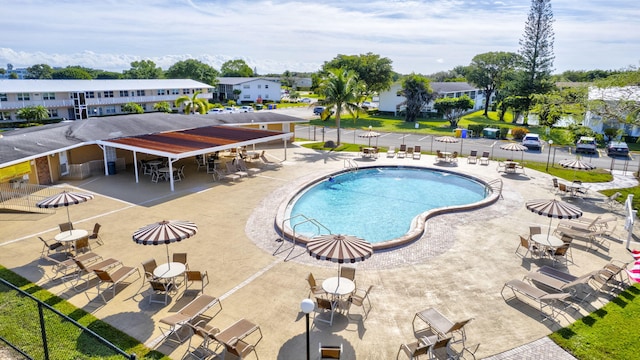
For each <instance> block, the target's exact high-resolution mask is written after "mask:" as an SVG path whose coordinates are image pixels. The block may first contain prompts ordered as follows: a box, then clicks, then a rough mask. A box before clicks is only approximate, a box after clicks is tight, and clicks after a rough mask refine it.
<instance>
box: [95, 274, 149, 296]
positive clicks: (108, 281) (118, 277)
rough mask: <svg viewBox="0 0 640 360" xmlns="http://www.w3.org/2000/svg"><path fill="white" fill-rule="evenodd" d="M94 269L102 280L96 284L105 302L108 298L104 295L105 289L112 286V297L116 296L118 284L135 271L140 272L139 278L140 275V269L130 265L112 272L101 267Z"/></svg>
mask: <svg viewBox="0 0 640 360" xmlns="http://www.w3.org/2000/svg"><path fill="white" fill-rule="evenodd" d="M93 271H94V272H95V273H96V275H97V276H98V279H100V282H99V283H98V285H96V290H98V295H99V296H100V297H102V300H104V302H105V303H106V302H107V299H105V297H104V292H105V291H107V290H109V289H110V288H111V289H112V290H113V296H112V297H115V296H116V287H117V286H118V284H121V283H123V282H124V280H126V279H127V278H128V277H129V276H131V275H133V273H138V278H139V277H140V270H138V269H137V268H134V267H130V266H121V267H119V268H117V269H116V270H115V271H113V272H111V273H109V272H107V271H106V270H100V269H94V270H93ZM102 285H106V287H105V288H104V289H103V288H102Z"/></svg>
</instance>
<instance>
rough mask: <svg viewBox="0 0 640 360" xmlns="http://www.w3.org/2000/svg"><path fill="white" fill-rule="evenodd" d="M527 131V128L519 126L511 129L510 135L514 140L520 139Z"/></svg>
mask: <svg viewBox="0 0 640 360" xmlns="http://www.w3.org/2000/svg"><path fill="white" fill-rule="evenodd" d="M528 133H529V130H527V129H525V128H521V127H517V128H513V129H511V136H513V138H514V139H515V140H522V139H523V138H524V136H525V135H527V134H528Z"/></svg>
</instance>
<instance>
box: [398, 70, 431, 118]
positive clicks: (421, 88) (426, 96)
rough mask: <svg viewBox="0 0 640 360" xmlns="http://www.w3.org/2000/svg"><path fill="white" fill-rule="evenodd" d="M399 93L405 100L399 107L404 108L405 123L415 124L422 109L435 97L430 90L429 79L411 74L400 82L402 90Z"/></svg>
mask: <svg viewBox="0 0 640 360" xmlns="http://www.w3.org/2000/svg"><path fill="white" fill-rule="evenodd" d="M399 93H400V95H402V96H404V97H405V99H406V100H405V101H403V102H402V103H401V104H400V105H404V106H405V107H406V115H405V121H407V122H415V121H416V119H417V118H418V116H419V115H420V112H421V111H422V108H423V107H424V106H425V105H426V104H428V103H429V102H430V101H432V100H433V99H435V98H436V96H437V93H435V92H434V91H433V89H432V88H431V84H430V81H429V79H427V78H426V77H424V76H422V75H417V74H415V73H411V74H410V75H408V76H407V77H405V78H404V79H403V80H402V89H401V90H400V91H399Z"/></svg>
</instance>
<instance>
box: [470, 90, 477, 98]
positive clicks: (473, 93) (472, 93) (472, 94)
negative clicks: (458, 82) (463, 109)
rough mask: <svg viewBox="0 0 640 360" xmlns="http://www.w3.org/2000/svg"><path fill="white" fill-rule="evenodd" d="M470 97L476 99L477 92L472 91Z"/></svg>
mask: <svg viewBox="0 0 640 360" xmlns="http://www.w3.org/2000/svg"><path fill="white" fill-rule="evenodd" d="M469 97H470V98H472V99H475V98H476V92H475V91H470V92H469Z"/></svg>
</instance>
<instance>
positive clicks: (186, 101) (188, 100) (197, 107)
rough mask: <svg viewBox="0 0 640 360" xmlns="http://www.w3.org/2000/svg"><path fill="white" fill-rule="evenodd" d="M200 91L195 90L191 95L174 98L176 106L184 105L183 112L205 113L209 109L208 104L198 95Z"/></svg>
mask: <svg viewBox="0 0 640 360" xmlns="http://www.w3.org/2000/svg"><path fill="white" fill-rule="evenodd" d="M201 93H202V92H201V91H196V92H195V94H193V96H191V97H189V96H187V95H183V96H180V97H179V98H177V99H176V103H175V105H176V107H180V106H184V113H185V114H195V113H196V112H198V113H200V114H206V113H207V111H208V110H209V104H208V102H207V100H206V99H203V98H199V97H198V95H200V94H201Z"/></svg>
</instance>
